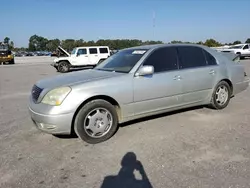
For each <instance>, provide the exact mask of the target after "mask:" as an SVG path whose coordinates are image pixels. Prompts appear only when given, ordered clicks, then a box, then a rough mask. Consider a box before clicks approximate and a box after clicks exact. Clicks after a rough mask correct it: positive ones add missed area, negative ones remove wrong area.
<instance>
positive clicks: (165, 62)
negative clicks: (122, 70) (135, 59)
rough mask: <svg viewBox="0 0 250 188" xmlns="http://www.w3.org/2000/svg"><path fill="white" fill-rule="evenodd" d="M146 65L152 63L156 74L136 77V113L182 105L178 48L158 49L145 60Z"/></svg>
mask: <svg viewBox="0 0 250 188" xmlns="http://www.w3.org/2000/svg"><path fill="white" fill-rule="evenodd" d="M144 65H152V66H153V67H154V74H153V75H152V76H138V77H134V86H133V87H134V114H135V115H141V114H146V113H151V112H156V111H161V110H165V109H167V108H171V107H175V106H178V105H180V103H179V95H180V94H181V80H179V78H178V77H177V75H178V65H177V51H176V49H175V48H174V47H163V48H159V49H156V50H155V51H153V52H152V53H151V54H150V55H149V56H148V57H147V58H146V59H145V60H144V62H143V64H142V66H144Z"/></svg>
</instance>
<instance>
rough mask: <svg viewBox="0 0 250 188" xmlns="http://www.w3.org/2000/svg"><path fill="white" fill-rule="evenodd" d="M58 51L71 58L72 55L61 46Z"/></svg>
mask: <svg viewBox="0 0 250 188" xmlns="http://www.w3.org/2000/svg"><path fill="white" fill-rule="evenodd" d="M57 49H58V50H59V51H60V53H62V54H64V55H66V56H68V57H69V56H70V54H69V53H68V52H67V51H66V50H65V49H63V48H62V47H61V46H58V47H57Z"/></svg>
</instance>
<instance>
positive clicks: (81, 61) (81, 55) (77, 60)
mask: <svg viewBox="0 0 250 188" xmlns="http://www.w3.org/2000/svg"><path fill="white" fill-rule="evenodd" d="M72 62H73V63H72V64H73V65H76V66H82V65H87V64H88V63H89V58H88V54H87V49H86V48H80V49H78V50H77V52H76V56H75V57H74V58H73V59H72Z"/></svg>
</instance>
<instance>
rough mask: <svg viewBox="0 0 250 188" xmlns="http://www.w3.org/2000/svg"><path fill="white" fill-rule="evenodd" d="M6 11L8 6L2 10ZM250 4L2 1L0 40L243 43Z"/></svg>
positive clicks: (221, 0) (233, 0)
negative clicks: (120, 39) (42, 39)
mask: <svg viewBox="0 0 250 188" xmlns="http://www.w3.org/2000/svg"><path fill="white" fill-rule="evenodd" d="M3 7H6V8H3ZM249 7H250V0H5V1H1V11H0V17H1V20H2V24H1V30H0V41H2V40H3V39H4V38H5V37H9V38H10V39H11V40H13V41H14V43H15V46H16V47H27V46H28V40H29V38H30V36H32V35H34V34H36V35H39V36H43V37H46V38H48V39H54V38H59V39H61V40H63V39H67V38H71V39H83V40H86V41H88V40H94V41H96V40H98V39H117V38H122V39H140V40H161V41H163V42H170V41H172V40H181V41H191V42H198V41H205V40H206V39H208V38H214V39H216V40H217V41H219V42H222V43H226V42H233V41H235V40H241V41H242V42H245V41H246V39H247V38H250V24H249V23H250V16H249Z"/></svg>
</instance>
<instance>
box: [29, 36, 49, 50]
mask: <svg viewBox="0 0 250 188" xmlns="http://www.w3.org/2000/svg"><path fill="white" fill-rule="evenodd" d="M48 41H49V40H48V39H47V38H44V37H42V36H38V35H33V36H31V37H30V39H29V51H44V50H47V43H48Z"/></svg>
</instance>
